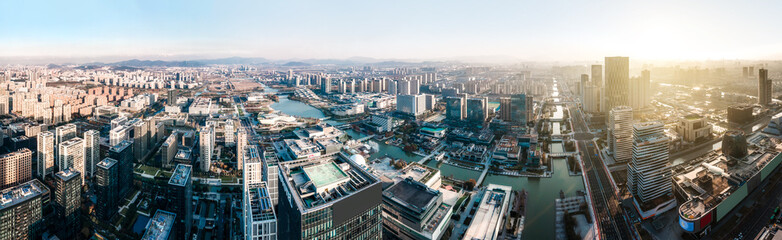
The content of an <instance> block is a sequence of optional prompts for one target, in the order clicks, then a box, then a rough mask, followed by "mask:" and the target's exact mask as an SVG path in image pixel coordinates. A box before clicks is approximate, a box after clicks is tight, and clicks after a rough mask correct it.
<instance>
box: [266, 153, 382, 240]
mask: <svg viewBox="0 0 782 240" xmlns="http://www.w3.org/2000/svg"><path fill="white" fill-rule="evenodd" d="M280 169H281V172H280V184H279V185H280V192H281V193H280V194H279V198H280V202H279V206H278V212H277V213H278V214H277V216H278V221H279V224H278V230H277V232H278V233H279V235H280V236H279V239H322V238H329V239H381V236H382V213H381V202H382V197H381V196H382V186H381V182H380V180H378V179H377V178H376V177H375V176H373V175H372V174H371V173H369V172H367V171H366V170H364V168H363V167H362V166H359V165H357V163H354V162H353V161H343V160H342V159H333V160H328V161H325V162H307V163H303V164H302V163H296V164H291V163H286V162H283V163H281V166H280Z"/></svg>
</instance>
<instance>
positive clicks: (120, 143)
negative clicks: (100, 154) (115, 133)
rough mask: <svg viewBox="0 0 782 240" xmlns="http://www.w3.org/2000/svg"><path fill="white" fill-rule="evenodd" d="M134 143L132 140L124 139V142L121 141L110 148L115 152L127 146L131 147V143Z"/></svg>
mask: <svg viewBox="0 0 782 240" xmlns="http://www.w3.org/2000/svg"><path fill="white" fill-rule="evenodd" d="M132 144H133V142H132V141H128V140H122V142H119V143H117V145H114V146H112V147H111V149H109V150H110V151H114V152H122V151H124V150H125V149H126V148H128V147H130V145H132Z"/></svg>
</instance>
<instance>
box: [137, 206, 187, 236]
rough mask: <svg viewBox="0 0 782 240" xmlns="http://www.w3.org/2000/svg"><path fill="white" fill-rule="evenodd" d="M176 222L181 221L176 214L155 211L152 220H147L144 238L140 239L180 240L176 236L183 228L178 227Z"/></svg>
mask: <svg viewBox="0 0 782 240" xmlns="http://www.w3.org/2000/svg"><path fill="white" fill-rule="evenodd" d="M180 218H181V217H180ZM178 221H181V220H178V219H177V214H176V213H172V212H169V211H163V210H160V209H158V210H157V211H155V215H153V216H152V218H151V219H149V223H147V228H146V231H144V236H143V237H141V239H144V240H164V239H180V238H177V237H176V236H177V233H178V232H180V231H181V230H182V228H183V227H181V226H178V225H179V222H178ZM172 233H173V234H172ZM185 239H187V238H185Z"/></svg>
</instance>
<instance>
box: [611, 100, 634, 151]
mask: <svg viewBox="0 0 782 240" xmlns="http://www.w3.org/2000/svg"><path fill="white" fill-rule="evenodd" d="M608 118H609V124H608V151H609V152H610V153H611V154H612V155H613V156H614V160H616V161H617V162H627V161H630V159H632V157H633V109H632V108H631V107H628V106H617V107H614V109H611V112H610V113H609V115H608Z"/></svg>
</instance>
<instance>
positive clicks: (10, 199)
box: [0, 179, 49, 210]
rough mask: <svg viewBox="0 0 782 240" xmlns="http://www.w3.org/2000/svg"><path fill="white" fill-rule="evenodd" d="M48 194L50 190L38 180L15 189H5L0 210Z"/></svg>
mask: <svg viewBox="0 0 782 240" xmlns="http://www.w3.org/2000/svg"><path fill="white" fill-rule="evenodd" d="M48 192H49V188H47V187H46V186H45V185H43V183H41V181H38V179H33V180H31V181H28V182H25V183H22V184H19V185H17V186H15V187H10V188H6V189H3V191H2V199H0V210H3V209H5V208H9V207H12V206H14V205H16V204H19V203H22V202H24V201H27V200H30V199H32V198H35V197H37V196H39V195H43V194H46V193H48Z"/></svg>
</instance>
